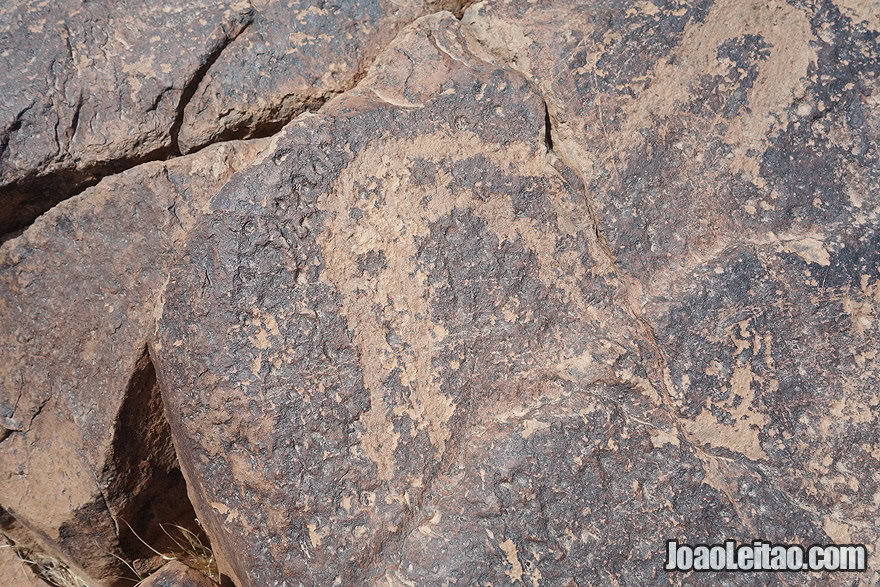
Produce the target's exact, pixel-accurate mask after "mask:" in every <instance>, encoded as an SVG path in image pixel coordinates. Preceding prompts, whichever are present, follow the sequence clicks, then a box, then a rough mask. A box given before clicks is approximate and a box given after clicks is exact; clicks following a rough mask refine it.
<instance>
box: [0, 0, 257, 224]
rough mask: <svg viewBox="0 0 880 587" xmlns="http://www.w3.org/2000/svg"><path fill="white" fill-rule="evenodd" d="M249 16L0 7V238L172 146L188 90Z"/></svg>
mask: <svg viewBox="0 0 880 587" xmlns="http://www.w3.org/2000/svg"><path fill="white" fill-rule="evenodd" d="M253 16H254V13H253V7H252V6H251V5H250V4H249V3H247V2H232V1H229V2H227V1H224V0H194V1H188V2H184V3H180V4H177V5H175V6H174V7H173V8H172V7H170V6H167V5H164V4H158V3H147V4H144V3H140V2H128V1H121V2H117V1H114V2H106V1H98V2H80V1H78V0H58V1H52V2H27V1H23V0H13V1H12V2H7V3H4V6H3V7H2V8H0V47H2V49H0V70H2V71H4V72H9V73H8V74H6V75H4V76H3V78H2V79H0V95H2V96H3V99H2V100H0V234H2V233H5V232H8V231H10V230H13V229H15V228H16V227H18V226H20V225H24V224H27V223H28V222H30V221H31V220H33V218H35V217H36V216H37V215H38V214H40V213H42V212H43V211H45V210H46V209H47V208H48V207H49V206H51V205H52V204H54V203H56V202H57V201H59V200H61V199H63V198H65V197H68V196H69V195H71V194H72V193H74V192H75V190H76V189H78V188H80V187H81V186H84V185H88V184H89V183H94V182H95V181H97V179H99V178H100V177H102V176H103V175H106V174H108V173H115V172H118V171H120V170H122V169H125V168H127V167H131V166H132V165H134V164H136V163H138V162H141V161H144V160H146V159H151V158H158V157H162V156H165V155H168V154H172V153H173V152H175V151H176V140H177V136H176V135H177V132H178V130H179V127H180V123H181V121H182V116H183V113H182V109H183V107H184V105H185V104H186V102H187V101H188V99H189V95H191V94H192V91H193V90H194V89H195V88H194V86H195V85H196V84H198V82H199V80H200V79H201V76H202V75H203V74H204V70H205V69H206V68H208V67H210V65H211V63H212V62H213V61H214V60H215V59H216V58H217V55H219V53H220V52H221V51H222V50H223V48H224V47H225V46H226V45H228V44H229V43H230V42H231V41H232V39H234V38H235V37H236V36H237V35H238V34H239V33H240V32H241V31H242V30H243V29H244V28H245V27H246V26H247V25H248V24H249V23H250V22H251V19H252V18H253ZM12 72H14V75H13V74H12Z"/></svg>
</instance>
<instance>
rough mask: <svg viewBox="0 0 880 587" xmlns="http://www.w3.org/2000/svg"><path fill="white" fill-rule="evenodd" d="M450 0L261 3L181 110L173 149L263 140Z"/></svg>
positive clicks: (339, 88) (453, 5)
mask: <svg viewBox="0 0 880 587" xmlns="http://www.w3.org/2000/svg"><path fill="white" fill-rule="evenodd" d="M461 4H462V2H459V1H457V0H406V1H404V2H400V1H396V0H358V1H355V2H351V1H347V2H340V1H331V2H320V3H315V2H307V1H305V0H294V1H290V0H262V1H256V2H254V6H255V13H254V18H253V22H252V23H251V25H250V27H249V28H248V30H247V31H246V32H245V33H244V34H242V35H241V36H240V37H239V38H238V39H236V41H235V42H234V43H232V44H231V45H230V46H229V47H228V48H227V49H226V50H225V51H224V52H223V53H222V54H221V55H220V56H219V57H218V59H217V61H216V63H214V65H213V66H212V67H211V69H210V70H209V71H208V72H207V75H205V78H204V80H203V81H202V82H201V83H200V84H199V87H198V89H197V90H196V92H195V94H194V95H193V98H192V100H191V101H190V102H189V103H188V104H187V105H186V109H185V111H184V119H183V126H182V128H181V131H180V149H181V151H183V152H189V151H192V150H193V149H196V148H199V147H201V146H203V145H205V144H207V143H210V142H214V141H216V140H218V139H228V138H231V137H234V138H246V137H250V136H266V135H268V134H271V133H274V132H277V131H278V130H280V129H281V127H282V126H283V125H284V124H286V123H287V122H289V121H290V120H292V119H293V118H294V116H296V115H297V114H299V113H300V112H302V111H303V110H306V109H314V108H316V107H318V106H320V105H321V104H323V103H324V102H325V101H326V100H327V99H328V98H330V97H332V96H334V95H336V94H339V93H341V92H343V91H345V90H347V89H349V88H351V87H352V86H353V85H354V84H355V82H357V80H358V79H360V78H361V77H362V76H363V74H364V72H365V70H366V68H367V67H369V65H370V64H371V63H372V61H373V59H374V58H375V56H376V55H377V54H378V53H379V51H380V50H381V49H382V48H383V47H385V46H386V45H388V43H389V42H390V41H391V39H393V38H394V36H395V35H396V33H397V32H398V30H399V29H400V28H402V27H403V26H405V25H406V24H408V23H410V22H412V21H413V20H414V19H415V18H416V17H418V16H422V15H424V14H426V13H428V12H430V11H434V10H437V9H439V8H440V7H444V8H448V9H450V10H454V9H458V8H459V7H460V5H461Z"/></svg>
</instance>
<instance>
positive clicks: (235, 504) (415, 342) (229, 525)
mask: <svg viewBox="0 0 880 587" xmlns="http://www.w3.org/2000/svg"><path fill="white" fill-rule="evenodd" d="M414 64H415V65H414ZM544 122H545V110H544V104H543V102H542V100H541V99H540V96H539V95H538V94H537V93H536V92H535V91H534V89H533V88H531V87H530V86H529V84H528V83H527V82H526V80H525V79H523V78H522V77H521V76H519V75H518V74H515V73H514V72H512V71H511V70H506V69H501V68H497V67H494V66H492V65H490V64H488V63H487V62H486V61H485V60H484V59H481V58H480V57H478V56H476V55H474V54H473V52H472V50H471V48H470V47H469V44H468V42H467V41H466V39H465V38H464V37H463V36H462V33H461V31H460V29H459V26H458V21H456V20H455V19H454V18H453V17H452V16H451V15H448V14H447V15H445V16H432V17H426V18H424V19H421V20H419V21H417V23H416V25H414V26H413V27H411V28H410V29H407V31H405V32H404V33H403V34H402V35H401V36H400V37H398V39H396V40H395V42H394V43H393V44H392V45H391V47H390V48H389V49H388V51H386V52H385V53H384V54H383V56H381V57H380V58H379V61H378V63H377V64H376V66H375V68H374V70H373V73H372V74H371V75H369V76H368V78H367V79H366V80H365V81H364V82H363V83H362V84H361V85H359V86H358V87H357V88H356V89H355V90H353V91H351V92H348V93H347V94H345V96H343V97H340V98H338V99H335V100H333V101H331V102H330V103H328V104H327V105H326V106H325V107H324V108H323V109H322V111H321V113H320V114H319V115H318V116H307V117H302V118H300V119H299V120H297V121H296V122H294V123H292V124H291V125H289V126H288V127H287V128H286V129H285V130H284V131H283V133H282V134H281V135H280V136H279V138H277V139H276V140H275V147H274V150H273V151H272V152H271V153H267V154H266V156H265V158H264V159H263V162H262V163H261V164H259V165H256V166H255V167H253V168H251V169H250V170H249V171H247V172H246V173H243V174H241V175H240V176H238V178H237V179H234V180H232V182H231V183H230V184H229V185H228V186H227V188H226V189H224V190H223V191H221V193H220V194H219V195H218V197H217V198H215V200H214V202H213V204H212V210H213V211H212V214H211V216H210V220H209V221H208V220H206V221H205V222H203V223H202V226H201V228H199V229H198V230H197V232H196V233H194V234H193V236H192V237H191V238H189V239H188V244H187V246H186V248H185V251H186V252H185V258H184V260H183V262H182V265H181V268H180V269H179V270H176V271H175V272H174V273H173V274H172V275H173V276H172V279H171V281H170V282H169V285H168V289H167V291H166V297H165V301H164V306H163V307H164V313H163V318H162V321H161V324H160V329H159V340H158V341H157V343H156V344H155V346H154V348H153V355H154V359H155V360H156V361H157V370H158V372H159V373H160V381H161V387H162V392H163V395H164V397H165V399H166V404H167V406H168V411H169V415H170V418H171V424H172V429H173V430H174V434H175V437H176V441H177V446H178V450H179V456H180V459H181V463H182V466H183V467H184V469H185V470H186V473H187V477H188V479H190V481H191V483H192V484H193V488H192V493H193V494H194V495H195V496H197V497H196V502H195V506H196V509H197V511H198V513H199V519H200V520H201V521H202V523H203V524H204V525H205V526H206V528H207V529H208V531H209V533H210V534H211V535H212V538H213V541H212V543H213V545H214V547H215V548H218V549H220V551H221V552H222V553H223V555H224V558H225V559H226V560H228V561H229V562H230V563H231V568H230V569H229V572H230V575H231V576H233V577H234V578H236V579H237V580H238V581H239V582H240V584H243V585H270V584H280V583H281V582H282V581H283V580H285V579H287V580H292V581H304V582H307V583H318V584H329V583H332V582H333V581H334V580H340V581H341V582H342V584H351V583H357V582H361V581H365V580H367V579H368V578H370V577H371V576H372V575H375V574H376V573H380V574H381V570H382V569H383V568H384V567H385V566H386V565H392V564H393V563H394V557H395V556H396V555H395V554H394V553H395V551H398V550H399V549H400V546H401V544H402V542H403V540H404V539H405V536H406V533H407V531H408V527H409V525H410V523H411V521H412V520H413V519H417V518H418V516H419V513H418V512H419V504H420V503H421V501H422V499H423V496H424V494H425V492H426V491H427V490H428V488H430V487H431V485H432V483H433V482H434V480H435V479H436V478H437V476H438V475H439V474H440V473H441V472H442V471H443V470H444V469H446V468H447V467H448V466H449V463H450V462H454V461H455V460H456V459H458V458H460V456H459V455H460V451H461V450H462V448H463V447H464V446H465V442H466V440H467V438H468V437H469V435H470V434H471V431H472V429H473V427H474V426H475V425H482V424H483V422H484V420H485V419H486V418H489V417H491V416H490V414H492V413H493V412H495V411H497V410H498V409H499V406H507V405H516V404H519V403H521V404H522V405H523V408H522V412H521V413H522V414H528V413H529V411H530V410H531V409H533V407H537V406H539V405H541V403H542V402H544V401H546V400H547V398H548V397H549V398H559V399H560V401H561V400H562V399H564V398H567V397H568V396H571V395H579V394H587V395H589V394H590V392H591V387H592V386H597V387H598V388H604V386H603V385H602V384H601V383H600V382H601V381H602V380H603V379H608V380H616V379H617V378H618V377H624V376H625V375H624V373H628V374H627V375H626V376H627V377H628V378H629V379H630V380H633V381H635V380H638V375H637V374H636V373H630V372H628V369H630V370H632V369H634V370H638V365H637V364H636V363H635V362H634V359H633V357H634V355H635V352H636V349H635V345H634V343H633V341H632V340H631V339H632V336H633V335H632V330H633V328H634V324H633V323H632V321H631V320H630V319H629V318H628V317H627V315H626V314H625V313H624V312H623V310H622V309H621V308H620V307H619V306H618V305H615V304H614V298H615V296H616V294H617V291H618V290H617V287H616V285H615V284H614V283H609V282H607V280H605V279H604V278H603V277H602V275H601V273H602V271H601V269H602V268H601V267H597V265H596V264H595V262H594V261H593V260H592V254H593V253H594V252H595V249H596V247H597V246H598V245H597V243H596V242H595V240H594V236H593V231H592V225H591V224H590V222H589V215H588V212H587V210H586V208H585V207H584V202H583V199H582V197H581V195H580V194H579V193H578V192H577V191H575V190H573V189H572V188H571V187H570V185H569V183H568V181H567V180H566V179H565V177H564V176H565V174H567V173H568V172H567V170H565V169H564V168H561V169H560V170H557V169H555V168H554V167H553V165H552V163H553V157H552V156H551V154H549V153H548V152H547V149H546V146H545V135H544V129H545V126H544ZM569 175H570V174H569ZM570 179H571V180H575V178H574V176H570ZM594 273H598V274H597V275H594ZM646 393H648V392H646ZM636 395H637V394H636ZM649 395H650V393H649ZM632 401H633V400H627V401H626V402H624V403H630V402H632ZM647 403H648V404H649V405H648V406H647V407H645V408H644V410H645V411H647V412H649V413H650V411H651V406H650V402H649V401H648V402H647ZM511 409H513V408H511ZM514 412H515V410H514ZM661 416H662V414H661ZM645 417H646V418H647V417H650V416H645ZM499 564H500V563H499ZM469 577H470V578H471V579H475V578H476V577H477V575H472V576H469Z"/></svg>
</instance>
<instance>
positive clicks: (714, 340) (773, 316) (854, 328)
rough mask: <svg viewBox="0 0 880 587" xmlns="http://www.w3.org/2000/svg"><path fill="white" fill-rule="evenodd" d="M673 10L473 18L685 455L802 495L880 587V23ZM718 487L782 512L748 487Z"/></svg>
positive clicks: (870, 11)
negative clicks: (517, 88)
mask: <svg viewBox="0 0 880 587" xmlns="http://www.w3.org/2000/svg"><path fill="white" fill-rule="evenodd" d="M664 8H666V6H665V5H661V4H659V3H658V4H656V5H655V4H653V3H650V2H647V3H646V2H633V3H630V2H608V3H596V4H590V5H588V6H579V7H564V6H560V5H558V4H557V5H553V6H551V5H548V4H543V5H531V6H529V7H527V8H524V7H523V6H522V5H521V3H516V2H491V3H489V2H487V3H481V4H478V5H474V6H473V7H472V8H471V9H470V10H469V11H468V12H467V14H466V15H465V18H464V21H465V22H466V23H467V25H468V26H469V28H470V30H471V31H472V32H474V34H475V35H476V36H477V37H478V38H480V40H481V42H482V43H483V44H484V45H485V46H486V47H487V48H489V49H490V50H491V51H492V52H493V53H494V54H495V55H496V57H497V59H498V60H499V62H502V63H506V64H508V65H511V66H512V67H514V68H516V69H517V70H519V71H521V72H523V73H524V74H525V75H526V76H527V77H529V79H531V80H533V81H534V82H535V83H536V84H538V85H539V86H540V87H541V88H542V92H543V94H544V96H545V98H546V100H547V102H548V105H549V107H550V114H551V118H552V121H553V127H554V131H555V132H554V135H553V136H554V139H555V148H556V150H557V152H558V153H559V154H560V156H561V157H562V158H563V159H564V160H565V161H566V162H567V163H569V164H570V165H571V166H572V167H573V168H575V169H576V170H577V171H578V174H579V176H580V177H582V178H583V180H584V183H585V185H586V193H587V195H588V197H589V198H590V200H591V201H592V202H593V208H594V210H595V211H596V216H597V219H598V225H599V231H600V233H601V235H602V238H603V240H604V241H605V243H606V244H607V250H608V254H609V258H610V259H612V260H613V262H614V265H615V268H616V271H617V272H618V275H619V276H620V278H621V279H623V280H624V281H625V282H627V284H628V288H629V290H630V292H631V293H630V295H629V296H628V299H630V300H631V301H632V308H633V311H634V312H635V313H636V314H638V315H639V316H640V317H641V319H642V320H644V321H645V323H646V324H647V325H648V326H649V327H650V329H651V331H652V333H653V337H654V339H655V342H656V344H657V349H658V350H659V351H660V353H661V357H662V362H661V366H662V367H663V369H662V370H661V371H655V373H654V375H653V377H652V381H653V382H654V383H655V385H656V386H657V387H660V388H662V389H663V390H664V395H665V397H668V398H669V406H670V409H671V411H672V413H673V414H675V417H676V418H677V419H678V421H679V424H680V431H681V433H682V434H681V435H682V438H686V439H687V440H688V442H690V443H692V444H693V445H694V446H699V447H701V450H704V451H705V452H706V454H707V455H708V456H709V458H710V459H711V462H712V463H718V462H721V461H722V460H723V459H732V460H733V461H735V462H736V463H737V466H740V467H742V468H743V469H744V473H743V474H748V475H750V476H753V477H754V478H756V479H760V480H761V481H760V483H761V484H762V485H765V486H769V487H774V488H776V489H778V490H779V491H781V492H782V494H783V496H784V497H785V499H786V500H787V501H788V502H789V503H791V504H793V505H794V506H795V507H797V508H798V509H799V510H800V511H801V512H802V513H803V515H805V516H806V517H807V518H808V519H810V520H811V523H812V524H815V525H818V526H820V527H821V528H822V530H823V532H824V533H825V535H826V536H827V537H826V538H822V537H821V536H820V537H819V539H818V541H819V542H831V541H834V542H838V543H849V542H864V543H867V544H869V545H870V547H871V548H872V549H873V550H874V552H875V554H874V555H873V557H872V562H871V565H872V568H873V569H874V571H873V573H875V574H872V575H870V578H868V579H867V581H868V582H869V583H871V582H874V581H876V580H878V575H877V574H876V573H877V569H878V568H880V559H878V558H877V554H876V552H877V550H878V548H880V529H878V526H877V523H876V522H877V519H878V518H880V501H878V499H877V496H878V495H880V493H878V490H880V478H878V477H877V475H876V473H875V471H876V470H877V467H878V461H880V444H878V438H880V425H878V422H880V418H878V416H880V414H878V411H880V395H878V389H880V387H878V383H880V368H878V367H880V365H878V363H877V351H878V348H877V328H878V327H880V325H878V322H877V314H878V304H880V286H878V277H880V275H878V272H880V268H878V253H877V250H878V242H880V235H878V232H877V223H878V211H880V152H878V143H877V138H878V136H880V99H878V98H880V84H878V74H880V45H878V30H880V22H878V19H877V12H876V5H874V4H872V3H870V2H848V1H841V2H838V3H832V2H821V3H819V2H815V3H814V2H805V3H792V4H787V3H785V2H752V1H744V0H725V1H723V2H714V3H708V2H689V3H680V4H679V5H678V6H677V9H676V10H674V11H669V10H665V9H664ZM712 466H715V465H712ZM711 477H712V472H711V470H710V469H709V468H707V480H708V479H711ZM707 482H710V481H707ZM712 483H718V484H719V486H720V488H722V489H723V490H724V491H725V493H727V494H728V495H729V496H730V499H731V501H732V502H733V503H735V504H736V506H737V508H738V509H739V510H741V511H742V512H743V515H744V516H745V517H746V518H751V519H758V517H759V516H760V517H763V516H766V515H767V513H766V512H765V511H762V510H761V508H760V507H759V506H758V504H756V502H755V500H754V498H753V496H752V495H751V491H753V489H749V488H747V487H744V486H743V484H742V482H741V481H740V482H735V483H731V480H726V481H715V482H712ZM750 510H751V511H750ZM781 533H782V536H784V537H785V538H786V541H787V542H792V541H803V539H804V537H803V534H801V533H799V532H798V531H797V529H796V528H795V527H793V526H791V525H789V524H788V523H786V524H784V525H783V526H782V527H781ZM752 534H753V535H755V533H754V532H752ZM689 538H690V537H689Z"/></svg>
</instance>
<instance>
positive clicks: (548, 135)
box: [544, 100, 553, 153]
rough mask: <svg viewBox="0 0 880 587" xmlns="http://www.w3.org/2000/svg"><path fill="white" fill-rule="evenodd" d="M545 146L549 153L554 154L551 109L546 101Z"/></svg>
mask: <svg viewBox="0 0 880 587" xmlns="http://www.w3.org/2000/svg"><path fill="white" fill-rule="evenodd" d="M544 146H545V147H547V152H548V153H552V152H553V122H552V120H551V119H550V108H549V107H548V106H547V101H546V100H544Z"/></svg>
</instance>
